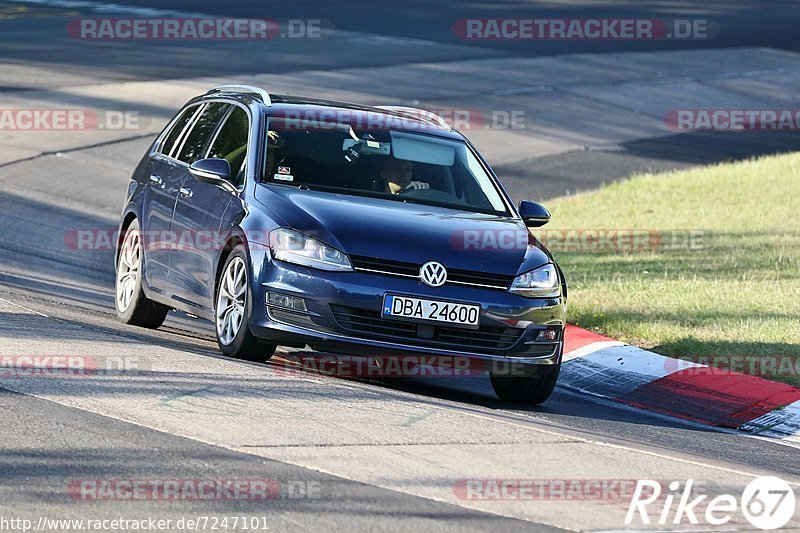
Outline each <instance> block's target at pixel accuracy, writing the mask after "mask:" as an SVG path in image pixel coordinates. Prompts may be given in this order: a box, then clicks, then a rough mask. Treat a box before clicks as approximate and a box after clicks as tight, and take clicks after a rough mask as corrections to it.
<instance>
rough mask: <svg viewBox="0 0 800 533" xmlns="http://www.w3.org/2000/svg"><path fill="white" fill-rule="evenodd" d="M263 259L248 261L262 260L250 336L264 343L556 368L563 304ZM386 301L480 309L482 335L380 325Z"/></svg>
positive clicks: (390, 322) (439, 327) (440, 328)
mask: <svg viewBox="0 0 800 533" xmlns="http://www.w3.org/2000/svg"><path fill="white" fill-rule="evenodd" d="M262 254H263V258H261V257H252V258H251V259H252V260H253V262H254V264H259V262H258V261H259V260H261V261H260V264H261V265H262V267H261V268H260V269H256V274H257V275H256V276H255V277H254V283H253V285H252V294H253V302H252V313H251V322H250V329H251V330H252V332H253V334H254V335H256V336H257V337H259V338H260V339H262V340H263V341H264V342H269V343H275V344H284V345H294V346H303V345H305V344H308V345H310V346H312V347H313V348H314V349H317V350H320V351H325V352H334V353H343V354H353V355H361V356H392V355H409V354H420V355H436V356H456V357H467V358H470V359H477V360H482V361H492V362H495V363H503V362H513V363H514V364H515V365H516V364H520V365H537V366H540V365H546V366H551V365H554V364H557V363H558V362H559V361H560V358H561V352H562V345H563V331H564V325H565V318H566V316H565V315H566V302H565V300H564V298H561V297H559V298H542V299H533V298H524V297H522V296H518V295H515V294H511V293H508V292H505V291H502V290H495V289H485V288H479V287H467V286H457V285H450V284H445V285H444V286H442V287H438V288H431V287H428V286H427V285H424V284H422V283H421V282H420V281H419V280H417V279H412V278H403V277H395V276H390V275H384V274H375V273H369V272H327V271H320V270H316V269H310V268H307V267H303V266H299V265H294V264H290V263H285V262H281V261H273V260H272V259H271V258H270V257H269V252H268V250H263V251H262ZM254 255H260V254H254ZM268 292H273V293H277V294H281V295H287V296H293V297H299V298H302V299H303V301H304V303H305V307H306V311H298V310H292V309H287V308H285V307H278V306H273V305H267V293H268ZM387 293H390V294H397V295H404V296H413V297H418V298H428V299H441V300H449V301H456V302H463V303H473V304H479V305H480V306H481V312H480V319H479V322H480V325H479V328H480V329H478V330H472V329H461V328H453V327H449V326H443V325H431V324H430V323H427V322H426V323H424V324H420V323H410V322H408V321H399V320H392V319H385V318H382V317H381V316H380V313H381V309H382V306H383V299H384V296H385V295H386V294H387ZM348 317H349V318H348ZM353 317H355V318H353ZM420 326H421V327H420ZM545 330H555V331H556V339H555V340H548V341H539V340H537V338H538V336H539V334H540V333H541V332H542V331H545Z"/></svg>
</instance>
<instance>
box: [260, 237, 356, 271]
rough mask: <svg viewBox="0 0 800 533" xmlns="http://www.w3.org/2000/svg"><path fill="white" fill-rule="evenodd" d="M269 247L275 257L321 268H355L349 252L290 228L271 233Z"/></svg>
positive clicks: (288, 261)
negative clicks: (348, 254)
mask: <svg viewBox="0 0 800 533" xmlns="http://www.w3.org/2000/svg"><path fill="white" fill-rule="evenodd" d="M269 247H270V248H271V249H272V255H273V257H274V258H275V259H278V260H280V261H286V262H287V263H296V264H298V265H304V266H308V267H312V268H318V269H320V270H353V266H352V265H351V264H350V259H349V258H348V257H347V254H345V253H344V252H341V251H339V250H337V249H336V248H334V247H332V246H328V245H327V244H323V243H321V242H319V241H318V240H316V239H312V238H311V237H308V236H306V235H303V234H302V233H300V232H299V231H294V230H290V229H285V228H281V229H276V230H274V231H271V232H270V234H269Z"/></svg>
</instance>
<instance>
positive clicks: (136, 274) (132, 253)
mask: <svg viewBox="0 0 800 533" xmlns="http://www.w3.org/2000/svg"><path fill="white" fill-rule="evenodd" d="M140 236H141V233H140V231H139V222H138V221H137V220H134V221H133V222H131V225H130V226H128V230H127V231H126V232H125V238H124V239H123V241H122V247H121V248H120V250H119V259H118V260H117V275H116V281H115V283H114V301H115V303H116V309H117V318H119V320H120V322H123V323H125V324H130V325H132V326H140V327H143V328H149V329H156V328H158V327H160V326H161V324H163V323H164V320H165V319H166V318H167V313H169V311H170V308H169V307H167V306H165V305H161V304H160V303H156V302H154V301H152V300H149V299H148V298H147V296H145V294H144V290H142V263H143V260H144V254H143V252H142V246H141V239H140Z"/></svg>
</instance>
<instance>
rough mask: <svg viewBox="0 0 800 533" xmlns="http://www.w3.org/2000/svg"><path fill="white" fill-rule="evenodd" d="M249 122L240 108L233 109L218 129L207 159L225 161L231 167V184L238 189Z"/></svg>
mask: <svg viewBox="0 0 800 533" xmlns="http://www.w3.org/2000/svg"><path fill="white" fill-rule="evenodd" d="M249 132H250V120H249V119H248V118H247V113H246V112H245V110H244V109H242V108H241V107H238V106H237V107H235V108H234V110H233V112H232V113H231V114H230V115H229V116H228V119H227V120H226V121H225V124H224V125H223V126H222V129H220V131H219V134H218V135H217V138H216V139H215V140H214V144H212V145H211V150H209V152H208V157H218V158H220V159H225V160H227V161H228V163H230V165H231V182H232V183H233V184H234V185H235V186H236V187H240V186H241V185H242V183H243V180H244V162H245V161H246V160H247V136H248V133H249Z"/></svg>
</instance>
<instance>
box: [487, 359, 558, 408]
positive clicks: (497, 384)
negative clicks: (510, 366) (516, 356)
mask: <svg viewBox="0 0 800 533" xmlns="http://www.w3.org/2000/svg"><path fill="white" fill-rule="evenodd" d="M560 371H561V363H559V364H557V365H555V366H553V367H550V368H548V369H547V370H545V371H544V372H543V373H541V374H539V375H535V376H503V375H496V374H492V375H491V376H490V379H491V382H492V388H493V389H494V392H495V394H497V396H498V397H499V398H500V399H501V400H504V401H507V402H515V403H526V404H531V405H538V404H540V403H543V402H544V401H545V400H547V399H548V398H549V397H550V395H551V394H552V393H553V389H554V388H555V386H556V382H557V381H558V374H559V373H560Z"/></svg>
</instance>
